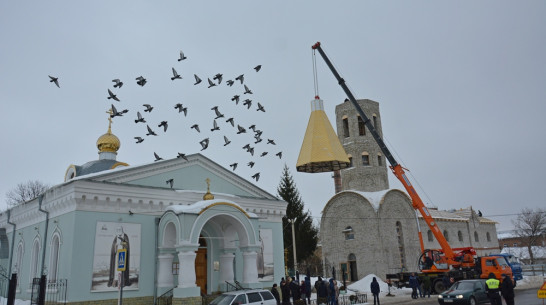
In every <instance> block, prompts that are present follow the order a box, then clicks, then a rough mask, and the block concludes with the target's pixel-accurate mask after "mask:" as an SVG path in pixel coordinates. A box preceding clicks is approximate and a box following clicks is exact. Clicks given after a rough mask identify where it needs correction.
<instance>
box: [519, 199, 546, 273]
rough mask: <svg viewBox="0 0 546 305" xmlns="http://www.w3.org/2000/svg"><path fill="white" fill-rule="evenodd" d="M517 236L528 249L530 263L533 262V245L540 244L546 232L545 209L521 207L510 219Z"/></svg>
mask: <svg viewBox="0 0 546 305" xmlns="http://www.w3.org/2000/svg"><path fill="white" fill-rule="evenodd" d="M512 224H513V225H514V227H515V233H516V236H517V237H520V238H521V239H522V240H523V242H524V245H525V246H526V247H527V249H528V250H529V258H530V260H531V264H534V263H535V257H534V255H533V249H532V247H533V246H540V245H541V243H540V239H541V237H542V235H544V234H546V210H544V209H541V208H537V209H536V210H533V209H530V208H523V209H522V210H521V212H520V214H519V215H518V217H517V219H516V220H512Z"/></svg>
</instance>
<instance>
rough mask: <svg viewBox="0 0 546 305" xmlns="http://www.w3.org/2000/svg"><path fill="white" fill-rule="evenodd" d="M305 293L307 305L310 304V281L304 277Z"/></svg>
mask: <svg viewBox="0 0 546 305" xmlns="http://www.w3.org/2000/svg"><path fill="white" fill-rule="evenodd" d="M305 291H306V295H307V304H309V305H310V304H311V292H312V291H311V279H310V278H309V277H308V276H306V277H305Z"/></svg>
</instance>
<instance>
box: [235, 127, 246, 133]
mask: <svg viewBox="0 0 546 305" xmlns="http://www.w3.org/2000/svg"><path fill="white" fill-rule="evenodd" d="M237 129H238V130H239V131H237V134H241V133H245V132H246V129H245V128H244V127H242V126H241V125H237Z"/></svg>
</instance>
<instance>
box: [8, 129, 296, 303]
mask: <svg viewBox="0 0 546 305" xmlns="http://www.w3.org/2000/svg"><path fill="white" fill-rule="evenodd" d="M110 123H111V122H110ZM97 148H98V150H99V153H98V154H99V158H98V160H94V161H90V162H87V163H85V164H83V165H70V166H68V169H67V170H66V174H65V177H64V182H63V183H60V184H58V185H56V186H53V187H51V188H50V189H48V190H47V191H46V192H45V193H44V194H43V195H41V196H40V197H39V198H35V199H33V200H30V201H28V202H25V203H23V204H20V205H18V206H15V207H13V208H10V209H9V210H7V211H5V212H2V213H1V214H0V249H1V251H0V265H1V267H2V268H3V269H4V275H5V276H8V275H10V274H12V273H17V275H18V285H17V291H16V298H17V299H23V300H29V299H31V296H32V293H33V279H35V278H39V277H40V276H41V275H46V276H47V282H48V288H47V292H46V293H47V294H48V295H54V294H56V293H59V294H60V293H61V289H58V290H57V286H55V285H56V283H59V282H60V281H63V283H64V285H65V287H66V291H65V292H66V293H63V295H59V296H58V297H57V298H55V299H56V300H59V301H63V302H64V301H66V303H68V304H117V299H118V294H119V292H118V289H119V288H120V286H123V303H124V304H154V303H156V301H157V299H158V298H159V297H161V296H162V295H169V296H172V301H173V304H201V302H202V296H203V295H210V294H214V293H217V292H222V291H226V290H228V289H231V287H233V286H236V285H241V286H242V287H245V288H262V287H271V286H272V285H273V283H275V282H279V281H280V279H281V277H283V276H284V260H283V258H284V252H283V246H282V244H283V234H282V217H283V215H284V214H285V210H286V205H287V204H286V202H284V201H282V200H279V199H278V198H276V197H275V196H274V195H272V194H270V193H268V192H266V191H264V190H263V189H261V188H259V187H257V186H256V185H254V184H253V183H251V182H249V181H247V180H245V179H243V178H241V177H240V176H238V175H236V174H234V173H233V172H232V171H230V170H227V169H225V168H224V167H222V166H220V165H219V164H217V163H215V162H214V161H212V160H210V159H208V158H207V157H205V156H203V155H201V154H192V155H187V156H184V157H180V158H175V159H170V160H163V161H157V162H153V163H149V164H144V165H140V166H129V164H127V163H125V162H121V161H118V160H116V157H117V151H118V150H119V148H120V140H119V139H118V138H117V137H116V136H115V135H114V134H113V133H112V131H111V127H110V126H109V127H108V131H107V133H106V134H104V135H102V136H101V137H100V138H99V139H98V140H97ZM273 245H276V246H275V247H273ZM118 253H123V254H118ZM118 268H125V270H126V271H124V272H123V273H121V271H118Z"/></svg>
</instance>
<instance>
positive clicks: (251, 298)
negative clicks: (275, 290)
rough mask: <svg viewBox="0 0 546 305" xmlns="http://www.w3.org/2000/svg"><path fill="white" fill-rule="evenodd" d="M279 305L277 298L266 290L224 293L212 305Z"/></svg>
mask: <svg viewBox="0 0 546 305" xmlns="http://www.w3.org/2000/svg"><path fill="white" fill-rule="evenodd" d="M241 304H248V305H277V302H276V301H275V297H273V295H272V294H271V292H270V291H267V290H265V289H252V290H235V291H230V292H224V293H222V294H221V295H220V296H219V297H217V298H216V299H214V300H213V301H212V302H211V303H210V305H241Z"/></svg>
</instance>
